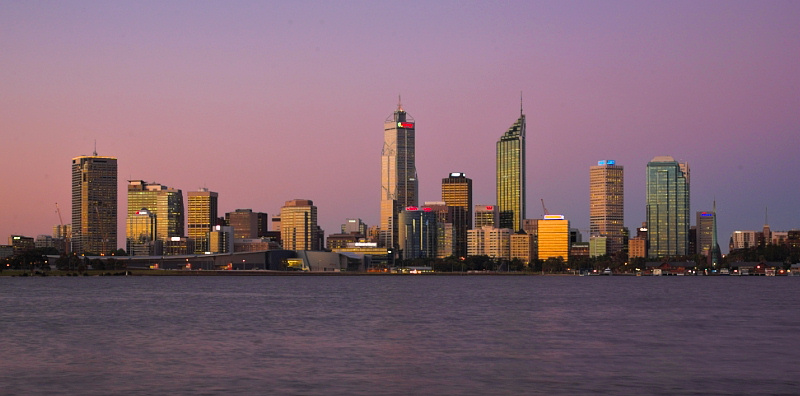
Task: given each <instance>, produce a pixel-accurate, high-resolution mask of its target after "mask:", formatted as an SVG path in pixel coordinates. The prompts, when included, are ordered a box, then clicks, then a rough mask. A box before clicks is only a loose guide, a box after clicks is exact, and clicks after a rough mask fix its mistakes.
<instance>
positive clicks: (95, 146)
mask: <svg viewBox="0 0 800 396" xmlns="http://www.w3.org/2000/svg"><path fill="white" fill-rule="evenodd" d="M93 155H94V156H95V157H97V139H95V140H94V154H93Z"/></svg>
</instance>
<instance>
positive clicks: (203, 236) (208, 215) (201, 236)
mask: <svg viewBox="0 0 800 396" xmlns="http://www.w3.org/2000/svg"><path fill="white" fill-rule="evenodd" d="M186 195H187V199H188V201H189V204H188V208H189V210H188V213H187V214H188V216H187V217H188V231H189V232H188V235H187V236H188V237H189V238H192V239H193V240H194V248H195V253H203V252H207V251H209V250H208V249H209V241H208V233H209V232H211V231H212V228H213V227H214V226H215V225H217V207H218V194H217V193H215V192H213V191H209V190H208V189H207V188H201V189H199V190H198V191H189V192H188V193H187V194H186Z"/></svg>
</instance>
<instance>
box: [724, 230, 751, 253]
mask: <svg viewBox="0 0 800 396" xmlns="http://www.w3.org/2000/svg"><path fill="white" fill-rule="evenodd" d="M756 246H758V232H756V231H738V230H737V231H734V232H733V234H731V243H730V250H736V249H749V248H752V247H756Z"/></svg>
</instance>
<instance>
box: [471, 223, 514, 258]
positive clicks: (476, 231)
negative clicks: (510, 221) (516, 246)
mask: <svg viewBox="0 0 800 396" xmlns="http://www.w3.org/2000/svg"><path fill="white" fill-rule="evenodd" d="M513 234H514V232H513V231H512V230H511V229H510V228H493V227H488V226H485V227H481V228H473V229H471V230H469V231H468V232H467V253H468V255H470V256H489V257H492V258H495V259H511V235H513Z"/></svg>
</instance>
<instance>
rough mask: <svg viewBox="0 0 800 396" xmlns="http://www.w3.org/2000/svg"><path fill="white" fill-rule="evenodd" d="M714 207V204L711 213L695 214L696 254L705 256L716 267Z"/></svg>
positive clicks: (717, 258)
mask: <svg viewBox="0 0 800 396" xmlns="http://www.w3.org/2000/svg"><path fill="white" fill-rule="evenodd" d="M716 206H717V205H716V202H715V203H714V209H713V210H712V211H710V212H697V243H696V245H697V253H698V254H702V255H703V256H706V259H707V260H708V263H709V264H711V265H712V266H716V264H718V262H719V243H718V242H717V208H716Z"/></svg>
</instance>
